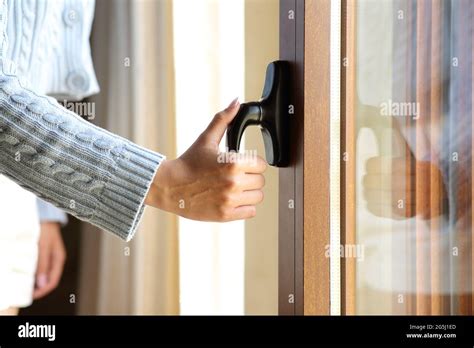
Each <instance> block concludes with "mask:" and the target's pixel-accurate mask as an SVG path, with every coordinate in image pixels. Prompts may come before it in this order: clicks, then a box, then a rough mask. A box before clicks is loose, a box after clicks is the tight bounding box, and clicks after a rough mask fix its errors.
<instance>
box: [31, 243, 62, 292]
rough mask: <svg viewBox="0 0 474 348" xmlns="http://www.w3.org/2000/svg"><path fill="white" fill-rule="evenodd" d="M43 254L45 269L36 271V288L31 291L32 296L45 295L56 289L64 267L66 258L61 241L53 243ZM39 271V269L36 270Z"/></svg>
mask: <svg viewBox="0 0 474 348" xmlns="http://www.w3.org/2000/svg"><path fill="white" fill-rule="evenodd" d="M45 253H46V254H47V255H46V256H44V258H45V259H47V265H48V266H47V269H46V270H42V271H41V272H42V273H38V276H37V282H36V283H37V288H36V289H35V291H34V292H33V298H34V299H38V298H41V297H44V296H46V295H47V294H49V293H50V292H51V291H53V290H54V289H56V287H57V286H58V284H59V281H60V280H61V275H62V272H63V268H64V262H65V260H66V253H65V250H64V245H62V242H61V244H60V245H55V246H53V247H51V248H49V249H47V251H45ZM38 271H39V270H38Z"/></svg>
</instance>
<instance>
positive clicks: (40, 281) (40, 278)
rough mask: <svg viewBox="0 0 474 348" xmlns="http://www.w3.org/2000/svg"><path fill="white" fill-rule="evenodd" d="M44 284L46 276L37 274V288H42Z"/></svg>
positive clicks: (46, 282)
mask: <svg viewBox="0 0 474 348" xmlns="http://www.w3.org/2000/svg"><path fill="white" fill-rule="evenodd" d="M46 284H48V278H47V277H46V274H39V275H38V277H37V278H36V285H37V286H38V288H40V289H41V288H44V287H45V286H46Z"/></svg>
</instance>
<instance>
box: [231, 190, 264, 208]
mask: <svg viewBox="0 0 474 348" xmlns="http://www.w3.org/2000/svg"><path fill="white" fill-rule="evenodd" d="M262 201H263V191H262V190H252V191H244V192H242V193H241V194H239V196H238V199H237V200H236V205H237V206H245V205H257V204H259V203H261V202H262Z"/></svg>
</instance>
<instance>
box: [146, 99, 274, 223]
mask: <svg viewBox="0 0 474 348" xmlns="http://www.w3.org/2000/svg"><path fill="white" fill-rule="evenodd" d="M238 109H239V103H238V102H237V101H234V102H233V103H232V104H231V105H229V107H227V109H225V110H224V111H222V112H220V113H218V114H217V115H216V116H215V117H214V119H213V120H212V122H211V123H210V124H209V126H208V127H207V129H206V130H205V131H204V132H203V133H202V134H201V135H200V136H199V137H198V139H197V140H196V141H195V142H194V144H193V145H192V146H191V147H190V148H189V149H188V150H187V151H186V152H185V153H184V154H183V155H182V156H181V157H179V158H178V159H175V160H169V161H164V162H163V163H162V164H161V165H160V168H159V169H158V172H157V174H156V176H155V179H154V180H153V184H152V187H151V189H150V193H149V195H148V197H147V199H146V204H149V205H152V206H155V207H157V208H159V209H162V210H165V211H168V212H171V213H174V214H178V215H180V216H183V217H186V218H189V219H193V220H201V221H218V222H224V221H231V220H239V219H247V218H251V217H254V216H255V215H256V207H255V206H256V204H258V203H260V202H261V201H262V200H263V191H262V188H263V186H264V184H265V178H264V176H263V175H262V173H263V172H264V171H265V169H266V166H267V165H266V162H265V160H263V159H262V158H261V157H259V156H254V157H253V158H245V159H241V158H239V160H235V161H228V162H232V163H222V162H224V161H222V160H219V159H221V158H222V157H224V156H219V143H220V141H221V139H222V136H223V135H224V133H225V131H226V129H227V126H228V125H229V123H230V122H231V121H232V119H233V118H234V117H235V115H236V114H237V111H238ZM236 157H237V158H238V156H236ZM241 157H245V156H241ZM248 157H250V156H248ZM234 159H236V158H234Z"/></svg>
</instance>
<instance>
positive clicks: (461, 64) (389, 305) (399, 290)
mask: <svg viewBox="0 0 474 348" xmlns="http://www.w3.org/2000/svg"><path fill="white" fill-rule="evenodd" d="M354 4H355V5H354V8H353V11H352V12H351V11H348V13H347V16H348V18H349V19H348V21H346V23H354V24H353V25H352V28H353V29H354V32H350V29H351V28H350V27H348V28H346V33H347V34H346V37H347V38H348V40H347V41H348V43H347V45H351V44H352V45H354V46H353V47H354V49H353V50H352V52H353V53H352V56H350V55H351V50H347V52H348V55H349V62H351V59H352V61H354V64H353V65H351V64H350V63H349V65H348V67H347V71H346V78H347V79H350V76H351V71H352V76H354V83H353V84H350V83H346V86H345V94H346V100H349V101H350V100H353V101H354V102H353V105H352V106H350V107H348V104H347V103H346V108H348V109H347V110H345V113H344V114H345V117H346V118H348V120H347V122H346V127H347V128H346V134H347V136H346V147H347V149H349V150H350V149H351V146H350V142H353V147H352V148H353V149H355V154H353V155H354V156H353V157H351V156H350V154H349V157H348V158H349V161H348V162H347V164H345V165H347V166H348V168H351V166H352V168H353V170H352V171H351V170H347V171H346V173H347V174H346V175H347V178H346V181H345V182H346V186H347V187H346V188H345V189H346V192H348V195H346V197H348V198H346V202H345V205H344V206H345V209H346V216H348V217H349V218H348V219H347V220H346V224H345V233H346V242H347V241H352V242H353V243H355V245H356V246H357V248H354V250H355V251H358V252H357V255H352V256H353V259H352V260H346V268H345V270H346V271H345V272H346V274H345V277H346V283H345V296H347V298H348V299H347V300H346V302H347V303H348V304H346V313H351V312H352V313H356V314H419V315H421V314H433V315H437V314H473V310H474V302H473V298H472V288H473V283H474V268H473V257H474V254H473V253H472V246H473V243H474V239H473V235H472V190H473V187H472V159H471V154H472V147H473V138H472V127H473V125H472V115H473V109H472V99H473V14H474V2H472V1H470V0H456V1H448V0H447V1H442V0H431V1H426V0H425V1H422V0H418V1H411V0H394V1H373V0H360V1H357V2H355V3H354ZM348 81H349V80H348ZM351 96H352V98H351ZM349 118H351V119H349ZM351 120H352V121H351ZM351 158H355V161H354V162H355V163H353V164H351V163H350V159H351ZM351 183H353V184H354V185H353V187H354V189H353V194H352V195H351V194H350V189H351ZM350 211H352V212H353V214H352V215H353V220H350V219H351V214H350ZM346 248H347V246H346ZM350 256H351V255H349V257H350ZM351 277H353V281H350V279H351Z"/></svg>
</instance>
